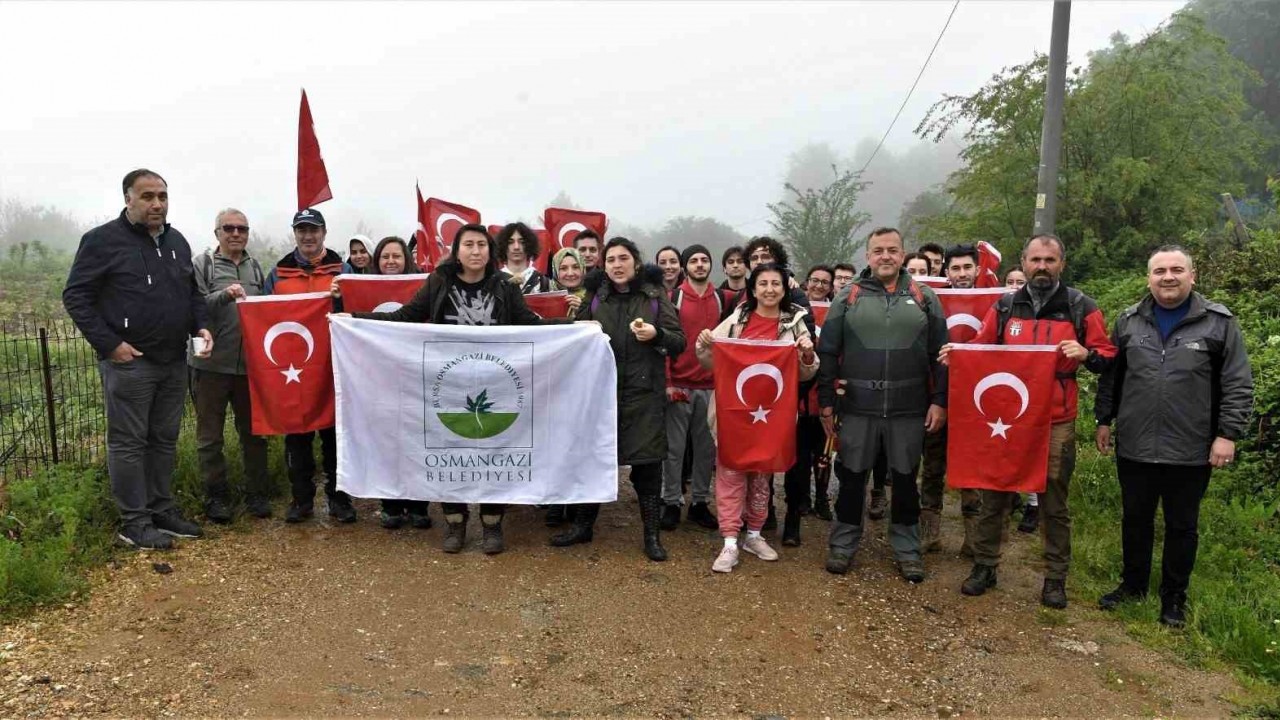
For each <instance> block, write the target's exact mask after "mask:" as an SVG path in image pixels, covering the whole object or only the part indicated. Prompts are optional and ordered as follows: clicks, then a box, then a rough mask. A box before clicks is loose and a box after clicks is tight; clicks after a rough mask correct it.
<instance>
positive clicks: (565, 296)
mask: <svg viewBox="0 0 1280 720" xmlns="http://www.w3.org/2000/svg"><path fill="white" fill-rule="evenodd" d="M524 302H525V304H526V305H528V306H529V309H530V310H532V311H533V312H535V313H536V314H537V315H538V317H541V318H562V317H568V316H569V292H568V291H567V290H553V291H551V292H544V293H529V294H528V295H525V296H524Z"/></svg>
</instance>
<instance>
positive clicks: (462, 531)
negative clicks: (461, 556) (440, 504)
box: [440, 515, 467, 553]
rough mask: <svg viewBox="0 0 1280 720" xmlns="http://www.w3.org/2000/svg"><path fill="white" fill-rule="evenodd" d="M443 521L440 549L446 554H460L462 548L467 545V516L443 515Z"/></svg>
mask: <svg viewBox="0 0 1280 720" xmlns="http://www.w3.org/2000/svg"><path fill="white" fill-rule="evenodd" d="M455 518H457V519H455ZM444 521H445V525H446V529H445V531H444V543H443V544H442V545H441V546H440V549H442V550H444V551H445V552H447V553H456V552H462V546H463V545H465V544H466V543H467V516H466V515H445V516H444Z"/></svg>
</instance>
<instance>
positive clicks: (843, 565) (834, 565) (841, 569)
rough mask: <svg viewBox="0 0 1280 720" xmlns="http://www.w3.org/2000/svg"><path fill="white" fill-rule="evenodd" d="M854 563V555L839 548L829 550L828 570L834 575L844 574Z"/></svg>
mask: <svg viewBox="0 0 1280 720" xmlns="http://www.w3.org/2000/svg"><path fill="white" fill-rule="evenodd" d="M852 565H853V555H852V554H850V553H846V552H840V551H839V550H829V551H828V552H827V572H829V573H831V574H833V575H844V574H845V573H847V572H849V568H850V567H851V566H852Z"/></svg>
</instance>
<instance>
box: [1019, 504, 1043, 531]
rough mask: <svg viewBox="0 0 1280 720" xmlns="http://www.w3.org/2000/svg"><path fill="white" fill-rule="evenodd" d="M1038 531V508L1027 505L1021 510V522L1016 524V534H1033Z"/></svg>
mask: <svg viewBox="0 0 1280 720" xmlns="http://www.w3.org/2000/svg"><path fill="white" fill-rule="evenodd" d="M1039 529H1040V507H1039V506H1037V505H1027V506H1026V507H1024V508H1023V509H1022V522H1020V523H1018V532H1020V533H1033V532H1035V531H1036V530H1039Z"/></svg>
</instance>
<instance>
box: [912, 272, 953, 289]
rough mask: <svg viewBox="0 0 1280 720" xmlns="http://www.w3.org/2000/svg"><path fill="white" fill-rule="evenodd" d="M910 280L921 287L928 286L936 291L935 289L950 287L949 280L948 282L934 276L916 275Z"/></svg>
mask: <svg viewBox="0 0 1280 720" xmlns="http://www.w3.org/2000/svg"><path fill="white" fill-rule="evenodd" d="M911 279H912V280H915V281H916V282H918V283H920V284H921V285H928V286H929V287H931V288H934V289H937V288H944V287H950V286H951V281H950V280H948V279H946V278H944V277H938V276H936V275H916V276H915V277H913V278H911Z"/></svg>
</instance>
